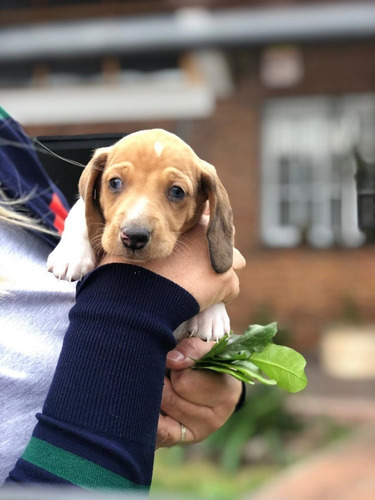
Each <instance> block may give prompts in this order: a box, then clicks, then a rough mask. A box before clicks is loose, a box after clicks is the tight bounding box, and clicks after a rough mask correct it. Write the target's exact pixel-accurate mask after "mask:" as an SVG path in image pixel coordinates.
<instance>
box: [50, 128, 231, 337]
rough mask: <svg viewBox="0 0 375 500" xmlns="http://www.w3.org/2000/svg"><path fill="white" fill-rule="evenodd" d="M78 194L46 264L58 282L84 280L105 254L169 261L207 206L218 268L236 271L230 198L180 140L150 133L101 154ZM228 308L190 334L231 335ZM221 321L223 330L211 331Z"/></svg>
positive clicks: (209, 237)
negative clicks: (182, 235) (165, 259)
mask: <svg viewBox="0 0 375 500" xmlns="http://www.w3.org/2000/svg"><path fill="white" fill-rule="evenodd" d="M79 191H80V195H81V199H80V200H79V201H78V202H77V203H76V205H74V207H73V208H72V210H71V211H70V213H69V216H68V218H67V221H66V225H65V230H64V233H63V236H62V239H61V241H60V243H59V245H58V246H57V247H56V249H55V250H54V251H53V252H52V253H51V255H50V257H49V259H48V263H47V266H48V269H49V270H50V271H51V272H53V273H54V274H55V276H57V277H59V278H62V279H69V280H74V279H80V278H81V277H82V276H83V275H84V274H87V272H89V271H91V270H92V269H93V268H94V267H95V265H96V262H97V259H98V258H99V257H100V255H101V254H103V252H104V253H107V254H110V255H114V256H119V257H123V258H125V259H127V260H129V261H130V262H133V263H134V264H137V263H142V262H145V261H151V260H156V259H161V258H164V257H167V256H168V255H170V254H171V253H172V252H173V250H174V248H175V245H176V242H177V239H178V237H179V235H180V234H181V233H184V232H185V231H187V230H189V229H190V228H192V227H193V226H194V225H195V224H197V223H198V221H199V219H200V217H201V215H202V214H203V212H204V210H205V208H206V206H207V201H208V202H209V210H210V220H209V224H208V228H207V241H208V246H209V251H210V258H211V263H212V267H213V269H214V270H215V271H216V272H218V273H223V272H225V271H227V270H228V269H229V268H230V267H231V266H232V261H233V221H232V210H231V207H230V204H229V199H228V195H227V192H226V191H225V189H224V187H223V185H222V183H221V182H220V180H219V178H218V176H217V174H216V171H215V168H214V167H213V166H212V165H209V164H208V163H206V162H204V161H203V160H201V159H200V158H199V157H198V156H197V155H196V154H195V153H194V151H193V150H192V149H191V148H190V147H189V146H188V145H187V144H186V143H185V142H184V141H182V140H181V139H180V138H178V137H177V136H175V135H174V134H171V133H169V132H166V131H165V130H161V129H153V130H145V131H141V132H136V133H133V134H130V135H128V136H126V137H124V138H123V139H121V140H120V141H119V142H117V143H116V144H114V145H113V146H111V147H108V148H102V149H98V150H97V151H96V152H95V154H94V156H93V158H92V160H91V161H90V162H89V164H88V165H87V166H86V168H85V170H84V171H83V173H82V176H81V179H80V182H79ZM84 207H85V209H84ZM83 210H85V216H83ZM77 242H78V244H79V248H78V249H77ZM223 308H224V306H220V308H219V309H218V308H217V307H216V308H215V307H214V309H213V312H211V313H207V312H204V313H200V315H202V314H203V316H202V317H203V319H204V321H203V323H204V324H203V323H202V322H201V323H202V324H201V325H200V326H199V322H198V323H197V322H196V321H195V320H193V322H192V323H191V325H190V330H193V331H191V332H190V333H192V334H194V335H199V336H200V337H202V338H205V339H210V338H220V337H221V336H223V335H224V334H225V333H226V331H228V330H229V319H228V318H227V315H226V312H225V313H224V312H223V310H222V309H223ZM210 309H211V308H210ZM224 311H225V308H224ZM200 315H198V316H200ZM218 315H219V316H220V318H219V319H218V318H217V316H218ZM211 316H216V318H213V317H211ZM207 317H209V319H208V320H207ZM217 322H219V323H221V326H220V327H217V325H216V326H213V323H215V324H216V323H217ZM206 323H207V324H206ZM208 323H209V324H208ZM198 329H204V330H205V331H197V330H198ZM219 330H220V331H219Z"/></svg>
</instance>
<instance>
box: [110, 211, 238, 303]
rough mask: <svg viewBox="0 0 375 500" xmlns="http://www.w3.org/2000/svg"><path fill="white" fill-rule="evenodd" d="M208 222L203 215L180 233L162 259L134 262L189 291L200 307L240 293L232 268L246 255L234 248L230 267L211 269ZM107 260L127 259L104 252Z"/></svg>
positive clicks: (223, 300)
mask: <svg viewBox="0 0 375 500" xmlns="http://www.w3.org/2000/svg"><path fill="white" fill-rule="evenodd" d="M207 223H208V216H206V215H204V216H202V219H201V222H200V223H199V224H197V225H196V226H194V227H193V228H192V229H190V230H189V231H187V232H186V233H184V234H182V235H181V236H180V238H179V240H178V242H177V245H176V247H175V249H174V251H173V253H172V254H171V255H170V256H168V257H166V258H165V259H160V260H157V261H152V262H142V263H138V262H137V263H136V264H137V265H140V266H141V267H144V268H146V269H149V270H150V271H153V272H155V273H157V274H160V275H161V276H164V277H165V278H168V279H169V280H171V281H173V282H175V283H177V284H178V285H180V286H181V287H182V288H184V289H185V290H187V291H188V292H190V293H191V294H192V295H193V296H194V297H195V299H196V300H197V301H198V303H199V306H200V309H201V310H202V309H206V308H208V307H209V306H210V305H212V304H215V303H217V302H226V303H227V302H230V301H231V300H233V299H234V298H235V297H236V296H237V295H238V293H239V280H238V277H237V275H236V273H235V269H241V268H242V267H244V266H245V259H244V258H243V257H242V255H241V254H240V252H239V251H238V250H237V249H234V254H233V267H232V268H231V269H229V270H228V271H227V272H225V273H222V274H218V273H216V272H215V271H214V269H213V268H212V265H211V261H210V256H209V250H208V243H207V239H206V226H207ZM110 262H124V263H130V261H128V260H125V259H123V258H122V257H114V256H110V255H104V257H103V258H102V261H101V264H105V263H110Z"/></svg>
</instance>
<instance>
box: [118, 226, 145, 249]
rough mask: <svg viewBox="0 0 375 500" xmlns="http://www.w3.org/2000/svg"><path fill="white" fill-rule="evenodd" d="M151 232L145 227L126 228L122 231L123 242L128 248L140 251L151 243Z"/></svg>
mask: <svg viewBox="0 0 375 500" xmlns="http://www.w3.org/2000/svg"><path fill="white" fill-rule="evenodd" d="M150 237H151V232H150V231H149V230H148V229H145V228H143V227H127V228H126V227H125V228H124V229H122V231H121V241H122V242H123V244H124V246H126V248H130V249H131V250H140V249H141V248H143V247H145V246H146V245H147V243H148V242H149V241H150Z"/></svg>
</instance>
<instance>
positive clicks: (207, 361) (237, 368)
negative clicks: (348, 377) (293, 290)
mask: <svg viewBox="0 0 375 500" xmlns="http://www.w3.org/2000/svg"><path fill="white" fill-rule="evenodd" d="M276 333H277V324H276V323H270V324H269V325H265V326H261V325H250V326H249V327H248V328H247V330H246V331H245V333H244V334H243V335H235V334H233V333H231V334H229V335H225V336H224V337H223V338H222V339H221V340H219V342H217V343H216V344H215V345H214V346H213V347H212V349H211V350H210V351H209V352H208V353H207V354H206V355H205V356H203V357H202V358H201V359H199V360H194V361H195V364H194V365H193V368H194V369H196V370H212V371H216V372H220V373H227V374H229V375H232V376H233V377H235V378H237V379H239V380H241V381H242V382H245V383H246V384H254V383H255V382H260V383H262V384H267V385H277V386H279V387H281V388H282V389H285V390H286V391H288V392H298V391H301V390H302V389H304V388H305V387H306V384H307V378H306V375H305V372H304V369H305V366H306V360H305V358H304V357H303V356H302V355H301V354H299V353H298V352H296V351H295V350H293V349H291V348H289V347H285V346H280V345H277V344H274V343H273V342H272V339H273V337H274V336H275V335H276Z"/></svg>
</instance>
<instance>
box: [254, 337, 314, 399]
mask: <svg viewBox="0 0 375 500" xmlns="http://www.w3.org/2000/svg"><path fill="white" fill-rule="evenodd" d="M251 361H252V362H253V363H254V364H255V365H257V366H258V367H259V368H260V369H261V370H262V371H263V372H264V373H265V374H266V375H267V376H268V377H270V378H271V379H274V380H276V381H277V385H278V386H279V387H281V388H282V389H285V390H286V391H289V392H298V391H301V390H302V389H304V388H305V387H306V384H307V378H306V375H305V372H304V368H305V366H306V361H305V359H304V357H303V356H302V355H301V354H299V353H298V352H296V351H294V350H293V349H290V348H289V347H285V346H280V345H276V344H268V345H267V346H266V347H265V348H264V349H263V351H262V352H260V353H254V354H253V355H252V356H251Z"/></svg>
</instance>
